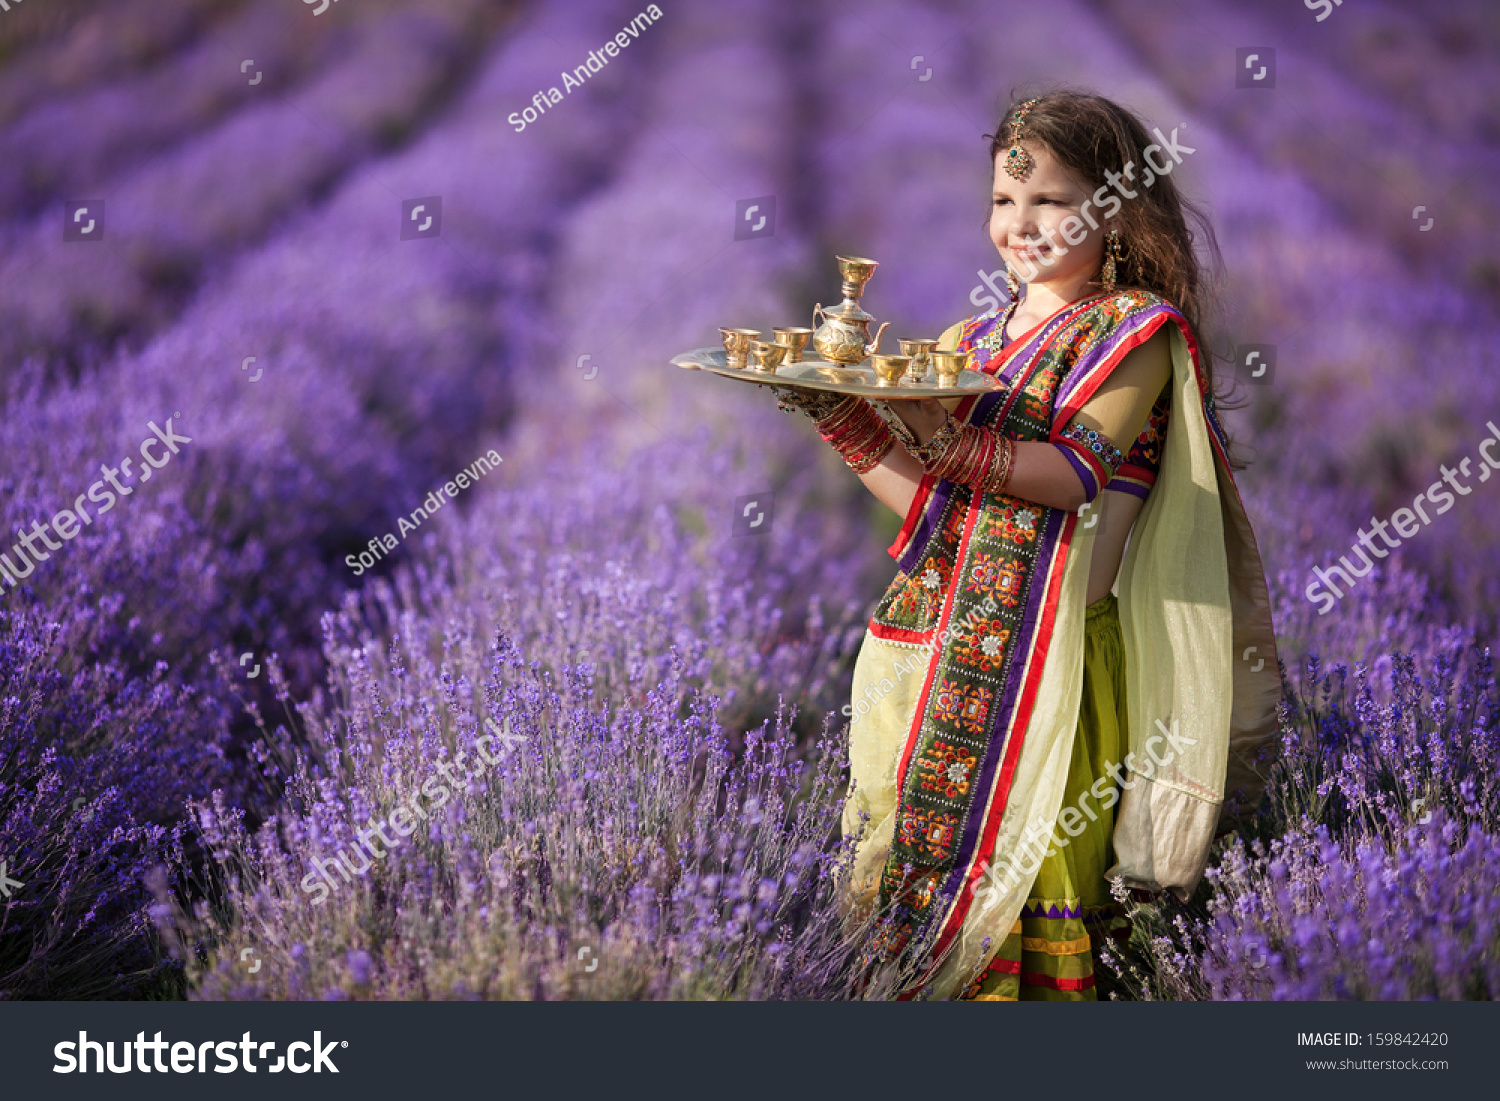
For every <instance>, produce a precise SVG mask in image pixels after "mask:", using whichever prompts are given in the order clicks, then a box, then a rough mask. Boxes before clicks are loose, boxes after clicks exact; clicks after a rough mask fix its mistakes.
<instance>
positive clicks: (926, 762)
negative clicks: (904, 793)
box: [917, 738, 979, 799]
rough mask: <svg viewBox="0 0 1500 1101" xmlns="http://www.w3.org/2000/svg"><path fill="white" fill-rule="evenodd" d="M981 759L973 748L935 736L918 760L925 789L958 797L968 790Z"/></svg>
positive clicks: (951, 797)
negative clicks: (971, 777) (972, 775)
mask: <svg viewBox="0 0 1500 1101" xmlns="http://www.w3.org/2000/svg"><path fill="white" fill-rule="evenodd" d="M978 761H979V758H978V757H977V756H976V755H975V754H974V752H973V751H972V750H970V749H968V748H966V747H964V746H961V745H953V744H951V743H949V742H945V741H942V740H940V739H936V738H935V739H933V742H932V746H931V748H929V749H928V750H927V752H926V753H925V754H923V755H922V756H921V757H919V758H918V759H917V777H918V779H919V780H920V781H921V784H922V790H923V791H936V792H940V793H941V794H942V795H943V797H944V798H945V799H957V798H958V797H959V796H960V795H967V794H968V793H969V779H970V776H971V774H972V773H973V771H974V766H975V764H977V763H978Z"/></svg>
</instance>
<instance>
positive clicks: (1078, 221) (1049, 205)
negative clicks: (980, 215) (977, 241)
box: [990, 141, 1110, 298]
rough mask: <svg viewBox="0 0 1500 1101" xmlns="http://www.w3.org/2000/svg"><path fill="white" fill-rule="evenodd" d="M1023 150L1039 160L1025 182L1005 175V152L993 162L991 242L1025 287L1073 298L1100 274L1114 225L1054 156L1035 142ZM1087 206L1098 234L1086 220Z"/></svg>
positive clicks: (1036, 160)
mask: <svg viewBox="0 0 1500 1101" xmlns="http://www.w3.org/2000/svg"><path fill="white" fill-rule="evenodd" d="M1021 148H1023V149H1024V150H1026V152H1028V153H1030V154H1031V156H1032V159H1033V160H1034V161H1035V164H1034V165H1033V167H1032V169H1031V171H1030V172H1029V173H1028V174H1027V176H1026V178H1025V179H1024V180H1015V179H1012V178H1011V176H1010V174H1009V173H1007V172H1006V171H1005V152H1006V151H1005V150H1001V151H1000V153H999V154H998V155H997V156H996V157H995V166H994V170H995V176H994V179H995V183H994V194H993V196H992V201H993V206H992V207H991V210H990V240H991V241H993V242H994V244H995V248H996V249H998V250H999V252H1000V257H1001V259H1003V260H1004V261H1005V263H1006V264H1007V265H1008V266H1009V267H1010V269H1011V270H1012V271H1014V272H1015V273H1016V274H1017V275H1018V276H1020V278H1021V281H1022V282H1024V283H1028V284H1030V283H1040V284H1045V285H1047V286H1049V287H1050V288H1051V289H1053V290H1055V291H1057V292H1058V294H1059V295H1060V297H1063V298H1071V297H1074V296H1075V295H1076V294H1078V293H1081V292H1082V290H1083V286H1084V284H1085V283H1087V282H1088V281H1089V280H1091V279H1093V278H1095V277H1096V276H1097V274H1098V272H1099V266H1100V264H1101V263H1102V262H1103V259H1104V234H1105V232H1106V231H1107V230H1108V229H1109V226H1110V223H1108V222H1106V221H1104V220H1103V219H1102V218H1100V217H1099V211H1098V207H1097V206H1095V205H1094V204H1093V203H1092V202H1091V201H1090V194H1091V193H1090V192H1087V191H1085V190H1084V188H1083V185H1082V184H1080V183H1079V182H1078V181H1077V180H1075V179H1074V178H1073V177H1072V175H1071V174H1070V173H1069V172H1068V171H1067V170H1066V169H1065V168H1063V166H1062V165H1061V164H1059V163H1058V161H1057V158H1056V157H1054V156H1053V155H1052V154H1051V152H1049V151H1048V150H1047V149H1046V148H1045V147H1043V146H1041V145H1038V144H1036V143H1034V142H1026V141H1023V142H1022V143H1021ZM1085 205H1087V206H1088V213H1089V216H1090V217H1092V218H1093V220H1094V221H1095V222H1096V223H1098V228H1097V229H1096V228H1091V227H1090V226H1089V222H1088V219H1087V218H1085V217H1083V210H1084V207H1085ZM1065 231H1066V236H1064V232H1065ZM1070 242H1073V243H1070Z"/></svg>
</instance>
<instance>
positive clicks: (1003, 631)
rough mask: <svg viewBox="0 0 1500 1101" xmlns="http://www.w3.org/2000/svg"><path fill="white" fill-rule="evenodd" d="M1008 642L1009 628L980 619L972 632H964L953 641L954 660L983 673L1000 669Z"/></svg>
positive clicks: (993, 621)
mask: <svg viewBox="0 0 1500 1101" xmlns="http://www.w3.org/2000/svg"><path fill="white" fill-rule="evenodd" d="M1009 641H1010V628H1009V627H1007V626H1005V625H1004V624H1003V623H1001V622H1000V620H998V619H985V618H980V619H978V620H976V621H975V622H974V626H973V629H972V630H969V631H966V632H964V633H963V634H961V635H959V637H958V638H957V639H956V640H955V641H954V645H953V657H954V660H956V661H959V662H962V663H963V664H964V665H972V666H973V667H974V668H976V669H978V670H980V671H981V672H984V673H989V672H993V671H995V670H998V669H999V668H1000V663H1001V659H1002V658H1003V657H1004V654H1005V644H1006V643H1007V642H1009Z"/></svg>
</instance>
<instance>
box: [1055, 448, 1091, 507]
mask: <svg viewBox="0 0 1500 1101" xmlns="http://www.w3.org/2000/svg"><path fill="white" fill-rule="evenodd" d="M1052 446H1053V447H1057V445H1056V444H1053V445H1052ZM1057 449H1058V450H1059V451H1061V452H1062V454H1063V458H1065V459H1067V460H1068V462H1069V463H1070V464H1072V467H1073V472H1074V473H1075V474H1077V475H1078V480H1079V481H1080V482H1082V483H1083V495H1084V499H1085V500H1089V501H1092V500H1093V499H1094V498H1095V497H1097V496H1099V475H1098V474H1097V473H1096V472H1095V471H1094V469H1093V468H1092V467H1091V466H1089V464H1088V463H1086V462H1084V461H1083V460H1082V459H1080V458H1079V457H1078V453H1077V452H1076V451H1074V450H1073V449H1072V448H1071V447H1057Z"/></svg>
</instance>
